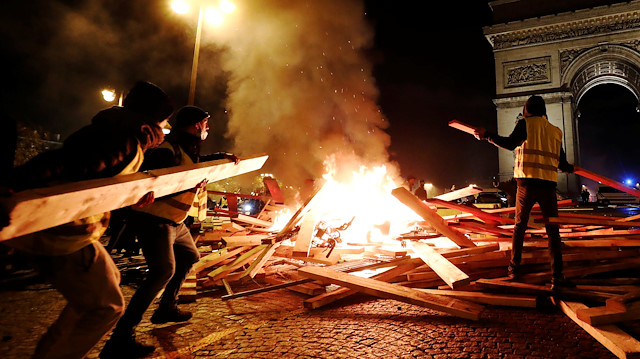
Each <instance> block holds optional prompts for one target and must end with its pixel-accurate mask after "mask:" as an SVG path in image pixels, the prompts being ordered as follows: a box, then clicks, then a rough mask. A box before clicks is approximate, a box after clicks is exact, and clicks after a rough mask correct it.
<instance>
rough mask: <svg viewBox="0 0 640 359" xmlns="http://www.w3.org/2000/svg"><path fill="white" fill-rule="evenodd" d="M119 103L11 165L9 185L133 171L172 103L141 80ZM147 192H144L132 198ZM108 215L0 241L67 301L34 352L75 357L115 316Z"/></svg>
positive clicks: (116, 287)
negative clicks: (105, 239) (55, 144)
mask: <svg viewBox="0 0 640 359" xmlns="http://www.w3.org/2000/svg"><path fill="white" fill-rule="evenodd" d="M123 105H124V107H118V106H114V107H112V108H110V109H106V110H103V111H101V112H99V113H98V114H97V115H96V116H95V117H94V118H93V119H92V121H91V124H90V125H87V126H85V127H83V128H81V129H80V130H78V131H76V132H74V133H73V134H71V135H70V136H69V137H68V138H67V139H66V140H65V141H64V144H63V146H62V148H60V149H56V150H52V151H48V152H45V153H42V154H40V155H38V156H36V157H35V158H33V159H32V160H31V161H29V162H27V163H26V164H24V165H22V166H20V167H17V168H16V169H14V171H13V172H12V174H11V176H10V178H11V179H10V180H9V187H10V188H12V189H13V190H14V191H22V190H26V189H32V188H42V187H48V186H52V185H56V184H60V183H66V182H76V181H83V180H88V179H96V178H108V177H113V176H118V175H125V174H129V173H134V172H137V171H138V169H139V168H140V165H141V164H142V161H143V156H144V155H143V154H144V152H145V150H147V149H149V148H153V147H156V146H158V145H159V144H160V143H162V141H163V139H164V134H163V133H162V128H163V127H164V126H165V125H166V124H167V120H168V118H169V116H171V114H172V113H173V107H172V106H171V103H170V101H169V98H168V96H167V95H166V94H165V93H164V92H163V91H162V90H161V89H160V88H158V87H157V86H155V85H153V84H151V83H148V82H138V83H136V85H135V86H134V87H133V88H132V89H131V90H130V91H129V94H128V95H127V97H126V98H125V99H124V103H123ZM150 198H151V196H149V195H145V196H144V197H143V198H142V199H141V201H140V202H139V204H141V205H142V204H144V203H147V200H149V199H150ZM82 205H83V204H82V203H66V204H65V206H68V207H73V206H82ZM109 215H110V213H109V212H106V213H100V214H97V215H93V216H89V217H86V218H81V219H77V220H74V221H72V222H69V223H66V224H62V225H59V226H56V227H53V228H49V229H46V230H42V231H39V232H35V233H31V234H27V235H24V236H21V237H16V238H13V239H10V240H7V241H5V243H6V244H8V245H10V246H12V247H14V248H17V249H19V250H22V251H24V252H26V253H28V256H29V259H30V260H31V261H32V262H33V265H34V267H35V268H36V269H38V271H39V272H40V273H42V275H43V276H44V277H45V278H46V279H47V280H48V281H49V282H51V284H52V285H53V286H54V287H55V288H56V289H57V290H58V291H59V292H60V293H61V294H62V295H63V296H64V298H65V299H66V300H67V302H68V303H67V305H66V307H65V308H64V310H63V311H62V313H61V314H60V316H59V317H58V319H57V320H56V322H55V323H54V324H53V325H51V327H50V328H49V329H48V331H47V332H46V333H45V334H44V335H43V337H42V338H41V339H40V341H39V343H38V345H37V347H36V350H35V354H34V358H83V357H84V356H85V355H86V354H87V353H88V352H89V351H90V350H91V348H92V347H93V346H94V345H95V344H96V343H97V342H98V341H100V339H101V338H102V337H103V336H104V334H105V333H106V332H107V331H109V330H110V329H111V327H113V325H114V324H115V323H116V321H117V320H118V318H119V317H120V316H121V315H122V311H123V309H124V304H125V303H124V298H123V296H122V292H121V291H120V272H119V271H118V268H117V267H116V265H115V263H114V262H113V260H112V259H111V257H110V256H109V253H108V252H107V251H106V250H105V248H104V246H103V245H102V244H101V243H100V242H99V241H98V240H99V239H100V237H101V236H102V234H103V233H104V231H105V230H106V228H107V225H108V223H109Z"/></svg>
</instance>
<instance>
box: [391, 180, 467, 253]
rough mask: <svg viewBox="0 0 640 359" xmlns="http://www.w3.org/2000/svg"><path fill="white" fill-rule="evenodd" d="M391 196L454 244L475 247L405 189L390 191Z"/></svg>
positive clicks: (399, 188)
mask: <svg viewBox="0 0 640 359" xmlns="http://www.w3.org/2000/svg"><path fill="white" fill-rule="evenodd" d="M391 194H393V196H394V197H396V198H397V199H398V200H399V201H400V202H402V203H404V204H405V205H406V206H407V207H409V208H411V209H412V210H413V211H415V212H416V213H417V214H418V215H420V216H421V217H422V218H424V219H425V220H426V221H427V222H428V223H429V225H431V226H432V227H433V228H434V229H435V230H436V231H438V232H440V233H442V234H443V235H444V236H446V237H447V238H449V239H451V240H452V241H453V242H454V243H455V244H457V245H459V246H460V247H475V246H476V244H475V243H473V241H471V240H470V239H469V238H467V237H466V236H465V235H464V234H462V233H461V232H460V231H458V230H456V229H454V228H451V227H449V225H448V224H447V222H445V220H444V219H442V217H440V216H439V215H438V213H436V212H435V211H434V210H432V209H431V208H429V206H428V205H427V204H425V203H424V202H422V201H421V200H420V199H419V198H418V197H416V196H415V195H413V194H412V193H411V192H409V191H408V190H407V189H406V188H404V187H398V188H396V189H394V190H393V191H391Z"/></svg>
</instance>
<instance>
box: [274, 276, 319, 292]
mask: <svg viewBox="0 0 640 359" xmlns="http://www.w3.org/2000/svg"><path fill="white" fill-rule="evenodd" d="M264 281H265V282H267V283H268V284H272V285H282V287H281V288H287V289H289V290H292V291H294V292H298V293H302V294H306V295H314V296H315V295H319V294H322V293H326V292H327V288H326V287H324V286H321V285H318V284H315V283H311V282H307V283H300V282H301V281H296V282H298V283H299V284H296V285H287V284H289V283H291V282H290V281H287V280H284V279H280V278H277V277H274V276H269V277H266V278H265V279H264Z"/></svg>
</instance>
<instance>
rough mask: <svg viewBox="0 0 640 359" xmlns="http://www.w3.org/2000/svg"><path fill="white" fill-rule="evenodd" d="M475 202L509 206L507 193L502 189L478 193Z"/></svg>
mask: <svg viewBox="0 0 640 359" xmlns="http://www.w3.org/2000/svg"><path fill="white" fill-rule="evenodd" d="M474 202H475V203H497V204H499V205H500V207H507V195H506V194H505V193H504V192H502V191H484V192H480V193H478V194H477V195H476V199H475V201H474Z"/></svg>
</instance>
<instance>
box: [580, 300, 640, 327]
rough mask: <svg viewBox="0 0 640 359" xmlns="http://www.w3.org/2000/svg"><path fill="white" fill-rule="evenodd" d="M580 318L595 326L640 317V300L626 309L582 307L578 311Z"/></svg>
mask: <svg viewBox="0 0 640 359" xmlns="http://www.w3.org/2000/svg"><path fill="white" fill-rule="evenodd" d="M576 316H577V317H578V319H580V320H582V321H584V322H585V323H587V324H590V325H593V326H601V325H607V324H614V323H619V322H626V321H632V320H636V319H640V302H636V303H634V304H633V305H631V306H630V307H629V308H628V309H626V310H619V309H612V308H609V307H606V306H603V307H593V308H582V309H578V310H577V311H576Z"/></svg>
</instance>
